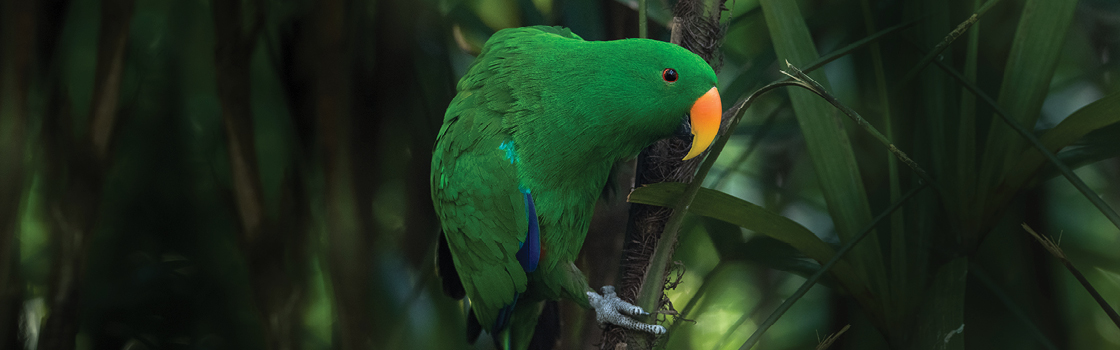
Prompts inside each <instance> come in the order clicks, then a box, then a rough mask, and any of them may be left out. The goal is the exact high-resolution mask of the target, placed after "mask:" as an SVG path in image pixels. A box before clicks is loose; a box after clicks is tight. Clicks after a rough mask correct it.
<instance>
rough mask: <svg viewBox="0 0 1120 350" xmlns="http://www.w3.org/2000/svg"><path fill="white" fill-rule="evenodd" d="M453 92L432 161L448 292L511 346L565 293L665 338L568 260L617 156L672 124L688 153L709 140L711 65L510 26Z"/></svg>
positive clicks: (713, 127)
mask: <svg viewBox="0 0 1120 350" xmlns="http://www.w3.org/2000/svg"><path fill="white" fill-rule="evenodd" d="M457 90H458V94H457V95H456V96H455V98H454V99H453V100H452V101H451V105H450V106H449V107H448V108H447V113H446V114H445V116H444V120H443V126H442V127H441V128H440V131H439V135H438V136H437V138H436V145H435V150H434V152H433V155H432V173H431V188H432V202H433V203H434V205H435V210H436V213H437V215H438V216H439V218H440V220H441V224H442V229H443V234H442V235H441V237H440V244H439V245H440V247H439V248H438V249H439V252H438V254H437V260H439V261H438V269H439V273H440V275H441V277H443V279H444V289H445V291H447V293H448V294H450V295H452V296H453V297H456V298H461V297H462V296H464V295H465V296H467V297H468V298H469V300H470V307H471V310H472V312H473V317H475V318H476V320H477V322H478V323H477V324H478V325H479V326H481V328H482V329H485V330H487V331H489V332H490V333H491V334H492V335H496V334H497V333H498V332H501V331H505V330H508V331H509V333H508V334H510V335H509V336H508V337H507V338H506V339H507V340H506V341H505V342H506V344H505V346H507V347H508V348H524V347H525V346H527V344H526V342H527V341H528V337H531V335H532V330H533V326H534V325H535V324H536V317H537V315H538V314H539V313H540V310H541V307H542V306H541V305H542V303H541V301H544V300H558V299H561V298H563V299H569V300H572V301H574V302H576V303H577V304H579V305H581V306H583V307H584V308H594V309H595V311H596V316H597V317H596V318H597V320H598V321H599V322H600V323H611V324H615V325H619V326H622V327H627V328H631V329H636V330H641V331H646V332H650V333H655V334H661V333H664V332H665V328H664V327H661V326H656V325H647V324H643V323H639V322H637V321H635V320H633V319H631V318H629V317H627V316H624V315H623V314H629V315H633V316H637V315H645V314H646V313H645V312H644V311H643V310H642V309H641V308H639V307H636V306H634V305H631V304H629V303H627V302H625V301H622V300H621V299H619V298H618V296H617V295H615V293H614V292H613V288H611V287H610V286H607V287H604V288H603V294H599V293H596V292H595V291H594V290H593V289H591V287H590V286H588V283H587V279H586V277H584V275H583V273H582V272H581V271H580V270H579V269H577V268H576V266H575V265H574V264H573V263H572V262H573V261H574V260H575V259H576V255H577V254H578V253H579V251H580V248H581V247H582V246H583V241H584V238H585V237H586V236H587V232H588V228H589V226H590V222H591V215H592V212H593V211H594V207H595V203H596V201H597V200H598V199H599V197H600V194H601V193H603V189H604V188H605V186H607V181H608V178H609V177H610V172H611V169H612V167H613V166H614V164H615V163H617V162H620V161H623V160H627V159H630V158H633V157H635V156H636V155H637V154H638V152H639V151H641V150H642V149H643V148H645V147H646V146H648V145H650V144H651V143H653V142H654V141H657V140H659V139H663V138H667V137H670V136H672V135H674V134H675V133H676V132H677V131H678V130H690V131H691V134H692V135H693V141H692V146H691V149H690V151H689V153H688V155H687V156H686V157H685V159H689V158H692V157H695V156H697V155H699V154H700V153H702V152H703V151H705V150H706V149H707V148H708V146H709V145H710V144H711V142H712V140H713V139H714V138H715V135H716V133H717V132H718V130H719V123H720V116H721V114H722V113H721V112H722V106H721V105H720V96H719V92H718V91H717V90H716V75H715V73H714V72H713V71H712V68H711V67H710V66H708V64H707V63H706V62H705V61H704V60H703V59H701V58H700V57H699V56H697V55H696V54H693V53H691V52H689V51H688V50H685V49H684V48H681V47H680V46H677V45H673V44H670V43H666V42H662V41H656V40H648V39H626V40H616V41H584V40H583V39H582V38H580V37H579V36H578V35H575V34H573V33H572V32H571V31H570V30H568V29H566V28H562V27H544V26H538V27H527V28H511V29H504V30H501V31H498V32H497V33H495V34H494V35H493V36H492V37H491V38H490V39H489V40H488V41H487V42H486V44H485V45H484V47H483V48H482V52H481V53H480V54H479V56H478V58H477V59H476V60H475V61H474V63H473V64H472V65H471V66H470V68H469V69H468V71H467V73H466V75H465V76H463V78H462V79H461V80H459V83H458V85H457ZM686 115H690V117H689V118H685V116H686ZM682 126H683V127H689V128H690V129H681V128H682ZM475 336H477V332H475ZM468 337H471V336H470V335H468ZM495 339H497V337H495ZM508 339H512V340H508ZM510 343H512V344H510ZM500 345H501V344H500Z"/></svg>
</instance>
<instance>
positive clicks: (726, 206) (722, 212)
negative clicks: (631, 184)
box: [627, 182, 865, 293]
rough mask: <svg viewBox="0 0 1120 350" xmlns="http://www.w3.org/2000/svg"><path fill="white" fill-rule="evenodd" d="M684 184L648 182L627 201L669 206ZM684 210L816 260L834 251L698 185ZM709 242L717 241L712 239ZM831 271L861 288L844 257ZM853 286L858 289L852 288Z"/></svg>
mask: <svg viewBox="0 0 1120 350" xmlns="http://www.w3.org/2000/svg"><path fill="white" fill-rule="evenodd" d="M686 186H687V185H686V184H683V183H679V182H664V183H656V184H651V185H647V186H643V187H641V188H638V189H635V190H634V192H631V193H630V196H629V198H628V199H627V200H628V201H629V202H631V203H641V204H648V205H657V206H663V207H670V208H671V207H673V206H674V205H676V203H677V200H678V198H680V197H681V195H682V194H684V190H685V187H686ZM688 211H689V212H690V213H692V214H696V215H700V216H706V217H709V218H713V219H718V220H722V221H726V222H728V223H731V224H734V225H736V226H739V227H743V228H746V229H748V230H752V231H754V232H757V233H760V234H764V235H766V236H769V237H772V238H774V239H777V240H779V241H782V242H785V243H788V244H789V245H791V246H793V247H794V248H796V249H797V251H799V252H801V253H802V254H805V256H808V257H809V258H812V259H813V260H816V261H817V262H819V263H824V262H825V261H828V260H829V259H831V258H832V256H833V255H835V254H836V251H835V250H834V249H832V246H829V245H828V244H827V243H825V242H824V241H822V240H821V239H820V238H818V237H817V236H816V235H815V234H813V232H812V231H809V229H807V228H805V226H801V224H798V223H797V222H795V221H793V220H790V219H789V218H787V217H784V216H781V215H778V214H776V213H774V212H771V211H769V210H766V209H765V208H763V207H760V206H758V205H755V204H753V203H751V202H748V201H745V200H742V199H739V198H736V197H735V196H732V195H729V194H726V193H723V192H720V191H716V190H712V189H708V188H700V191H699V192H697V193H696V198H695V199H693V201H692V205H691V206H689V207H688ZM712 241H713V242H717V240H716V239H715V238H713V240H712ZM720 241H722V240H720ZM724 254H728V255H731V254H730V253H726V252H724V251H721V256H724ZM832 272H833V273H834V274H835V275H836V277H837V279H839V280H840V281H841V283H843V284H844V286H845V287H847V288H848V290H849V291H851V292H853V293H858V292H861V291H863V289H864V288H865V287H862V286H863V283H862V282H861V280H859V279H857V277H855V274H854V272H853V271H852V267H851V265H849V264H848V262H847V261H845V260H841V261H840V262H839V263H837V264H836V266H835V267H833V270H832ZM853 288H858V289H857V290H854V291H853V290H852V289H853Z"/></svg>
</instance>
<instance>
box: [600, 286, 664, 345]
mask: <svg viewBox="0 0 1120 350" xmlns="http://www.w3.org/2000/svg"><path fill="white" fill-rule="evenodd" d="M602 291H603V295H599V294H595V292H587V300H588V301H589V302H590V303H591V307H593V308H595V320H596V321H599V324H603V323H610V324H613V325H616V326H620V327H623V328H628V329H632V330H636V331H642V332H646V333H653V334H654V335H662V334H665V327H662V326H659V325H650V324H645V323H641V322H638V321H635V320H634V319H631V318H630V317H627V316H624V315H622V314H623V313H625V314H627V315H631V316H645V315H649V313H648V312H645V310H642V308H640V307H637V306H634V304H631V303H628V302H626V301H624V300H622V299H621V298H619V297H618V294H615V292H614V287H612V286H603V289H602Z"/></svg>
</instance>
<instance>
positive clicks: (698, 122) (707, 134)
mask: <svg viewBox="0 0 1120 350" xmlns="http://www.w3.org/2000/svg"><path fill="white" fill-rule="evenodd" d="M689 114H690V115H691V116H690V119H689V124H691V125H692V148H691V149H689V150H688V155H686V156H684V160H689V159H692V158H693V157H696V156H698V155H700V153H704V151H705V150H707V149H708V146H711V144H712V140H715V139H716V133H717V132H719V121H720V118H721V117H722V116H723V105H722V104H721V103H720V100H719V91H717V90H716V88H715V87H712V89H711V90H708V92H707V93H705V94H704V96H700V98H699V99H697V100H696V102H695V103H693V104H692V110H691V111H690V112H689Z"/></svg>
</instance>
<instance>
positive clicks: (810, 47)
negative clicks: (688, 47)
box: [760, 0, 886, 292]
mask: <svg viewBox="0 0 1120 350" xmlns="http://www.w3.org/2000/svg"><path fill="white" fill-rule="evenodd" d="M760 3H761V4H762V10H763V13H764V14H765V16H766V25H767V27H768V28H769V29H770V37H771V41H772V42H773V43H774V49H775V51H777V53H778V59H779V61H786V62H789V63H791V64H793V65H795V66H808V65H809V64H810V63H812V62H813V61H815V60H817V58H819V57H820V55H819V54H818V53H817V49H816V47H815V45H814V43H813V39H812V37H811V36H810V35H809V29H808V27H806V25H805V20H804V19H803V18H802V17H801V12H800V10H799V9H798V8H797V2H796V1H782V0H762V1H760ZM810 76H811V77H812V78H813V79H814V80H816V81H817V82H818V83H820V85H821V86H823V87H824V88H825V89H828V88H829V84H828V79H826V77H825V75H824V72H823V71H817V72H815V73H813V74H810ZM789 95H790V100H791V102H792V105H793V110H794V112H795V114H796V115H797V121H798V123H799V124H800V125H801V131H802V133H803V134H804V135H805V141H806V144H807V149H808V152H809V156H810V157H811V159H812V161H813V168H814V169H815V170H816V172H817V177H818V181H819V182H820V185H821V190H822V191H823V194H824V199H825V202H826V203H828V210H829V213H830V214H831V217H832V220H833V221H834V222H835V224H836V229H837V231H838V232H839V235H840V238H841V239H842V240H849V239H852V238H853V237H855V235H856V234H858V233H859V232H860V229H862V228H863V226H864V225H866V224H867V223H868V222H871V208H870V206H869V205H868V201H867V193H866V192H865V191H864V188H863V181H862V180H861V176H860V172H859V166H858V164H856V159H855V155H854V153H853V152H852V145H851V142H850V141H849V140H848V134H847V132H846V131H845V130H844V127H843V125H844V122H843V120H840V116H839V115H837V114H836V111H835V110H834V109H833V107H832V106H831V105H830V104H829V103H828V102H826V101H824V100H823V99H821V98H819V97H817V96H815V95H813V94H812V93H811V92H808V91H803V90H801V89H792V90H790V92H789ZM779 239H780V238H779ZM794 246H795V247H796V246H797V245H796V244H794ZM806 255H809V256H812V255H811V254H809V253H808V252H806ZM852 264H853V265H854V266H855V268H856V270H857V271H861V272H862V273H866V274H867V277H868V279H869V281H871V282H872V283H874V286H873V288H872V290H875V291H879V292H885V290H884V289H885V287H883V286H884V283H885V280H886V277H885V276H886V273H885V267H884V264H883V256H882V251H881V250H880V249H879V241H878V239H877V238H876V237H875V236H874V235H872V237H869V239H868V241H867V242H864V244H861V245H860V246H859V247H856V248H855V251H854V252H853V256H852Z"/></svg>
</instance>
